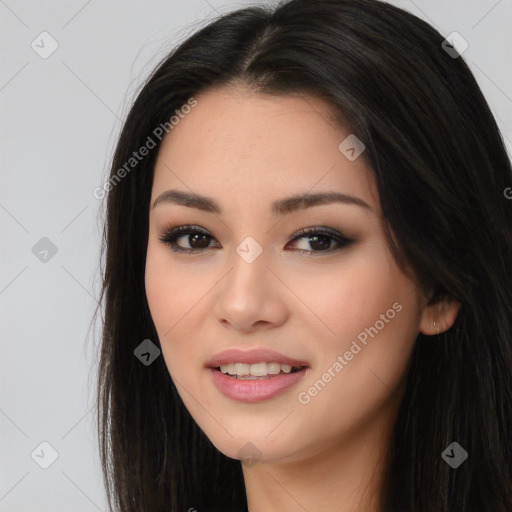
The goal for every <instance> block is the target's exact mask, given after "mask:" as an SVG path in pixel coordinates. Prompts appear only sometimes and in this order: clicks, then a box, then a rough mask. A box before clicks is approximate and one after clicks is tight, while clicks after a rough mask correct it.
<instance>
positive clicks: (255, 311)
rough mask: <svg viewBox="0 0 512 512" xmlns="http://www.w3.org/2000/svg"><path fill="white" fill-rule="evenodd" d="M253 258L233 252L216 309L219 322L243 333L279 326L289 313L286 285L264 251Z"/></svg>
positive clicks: (217, 298)
mask: <svg viewBox="0 0 512 512" xmlns="http://www.w3.org/2000/svg"><path fill="white" fill-rule="evenodd" d="M250 261H251V260H250V259H244V258H243V257H241V256H239V254H238V253H235V254H234V257H233V258H232V266H231V268H230V269H229V270H228V272H227V274H226V275H225V277H224V278H223V279H222V281H221V282H220V283H219V287H218V289H217V296H216V297H215V299H216V300H215V305H214V308H213V315H214V318H215V319H216V321H218V322H219V323H221V324H222V325H223V326H224V327H225V328H232V329H235V330H237V331H241V332H251V331H254V330H261V329H268V328H272V327H277V326H279V325H282V324H283V323H284V322H285V321H286V318H287V316H288V308H287V305H286V295H285V294H286V286H285V285H283V283H282V282H281V281H280V280H279V279H278V278H277V277H276V271H275V270H273V269H271V268H270V267H269V263H270V262H269V258H268V257H267V254H266V253H265V251H263V252H262V253H261V254H260V255H259V256H258V257H257V258H256V259H255V260H254V261H252V262H250Z"/></svg>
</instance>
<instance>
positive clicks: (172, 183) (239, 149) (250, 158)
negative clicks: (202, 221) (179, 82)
mask: <svg viewBox="0 0 512 512" xmlns="http://www.w3.org/2000/svg"><path fill="white" fill-rule="evenodd" d="M194 97H195V99H196V100H197V105H196V106H195V107H193V108H191V109H190V110H189V113H187V114H186V115H182V117H181V118H180V121H179V123H177V124H176V125H175V126H174V127H173V128H172V129H171V130H170V131H169V133H168V134H167V135H166V136H165V137H164V140H163V142H162V145H161V147H160V150H159V154H158V158H157V162H156V165H155V171H154V173H155V174H154V181H153V194H152V197H153V199H154V197H156V195H158V194H159V193H161V192H163V191H164V190H166V189H168V188H180V189H182V190H184V189H185V190H186V189H189V190H192V191H194V192H197V193H202V194H204V195H210V196H211V195H212V192H211V191H212V189H213V190H216V191H218V192H219V194H217V196H218V197H224V196H225V197H226V198H228V197H229V198H230V200H233V199H235V200H236V197H237V196H239V195H240V194H245V197H246V198H247V197H248V194H250V197H252V198H258V200H260V201H261V200H265V201H266V202H271V201H272V198H274V197H275V198H278V197H284V196H289V195H292V193H296V192H307V191H310V192H325V191H336V192H342V193H346V194H351V195H358V196H359V197H361V199H363V200H364V201H365V202H367V203H369V204H370V205H371V206H372V208H374V210H375V211H377V210H378V197H377V195H376V191H375V187H374V183H373V177H372V173H371V171H370V169H369V168H368V166H367V164H366V161H365V160H364V159H363V158H362V157H361V158H357V159H356V160H354V161H350V160H349V159H347V158H346V156H345V155H344V154H343V153H342V152H341V151H340V149H339V145H340V143H342V142H343V141H344V140H345V139H346V138H347V136H349V135H350V130H349V129H348V128H347V127H344V126H340V125H339V124H338V123H336V122H335V117H334V111H333V109H332V107H331V106H330V105H329V104H328V103H327V102H325V101H324V100H322V99H320V98H318V97H315V96H310V95H305V94H302V95H280V96H270V95H266V94H260V93H256V92H254V91H250V90H248V89H244V88H237V89H229V90H228V89H217V90H208V91H206V92H205V93H203V94H200V95H196V96H194Z"/></svg>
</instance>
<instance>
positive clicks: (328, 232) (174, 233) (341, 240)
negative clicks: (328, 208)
mask: <svg viewBox="0 0 512 512" xmlns="http://www.w3.org/2000/svg"><path fill="white" fill-rule="evenodd" d="M195 234H199V235H205V236H207V237H209V238H212V239H214V237H213V236H211V235H210V234H209V233H208V231H206V230H203V229H202V228H201V229H198V228H197V227H194V226H190V225H186V226H178V227H175V228H168V229H167V230H166V232H165V233H164V234H163V235H161V236H160V237H159V240H160V241H161V242H162V243H164V244H166V245H168V246H169V247H170V248H171V250H172V251H174V252H179V253H186V254H192V253H203V252H204V251H205V250H206V249H208V248H209V247H207V248H203V249H183V248H179V247H177V245H176V240H177V239H178V238H181V237H183V236H186V235H195ZM315 235H320V236H325V237H328V238H331V239H332V240H334V241H335V242H337V244H338V247H335V248H334V249H326V250H321V251H307V250H304V249H298V251H299V253H300V254H303V253H306V254H311V255H318V256H321V255H324V254H328V253H331V252H334V251H337V250H339V249H342V248H344V247H347V246H348V245H350V244H352V243H353V242H354V240H351V239H350V238H347V237H346V236H345V235H343V234H342V233H340V232H339V231H337V230H335V229H331V228H327V227H322V228H319V227H315V228H303V229H300V230H299V231H297V232H296V233H294V234H293V235H292V237H291V239H290V240H289V241H288V244H289V243H291V242H295V241H296V240H299V239H301V238H307V237H312V236H315Z"/></svg>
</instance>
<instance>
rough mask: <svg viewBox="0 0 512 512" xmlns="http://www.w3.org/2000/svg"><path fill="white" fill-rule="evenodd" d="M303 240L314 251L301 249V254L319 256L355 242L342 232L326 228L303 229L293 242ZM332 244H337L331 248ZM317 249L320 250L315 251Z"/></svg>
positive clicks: (293, 237) (296, 234)
mask: <svg viewBox="0 0 512 512" xmlns="http://www.w3.org/2000/svg"><path fill="white" fill-rule="evenodd" d="M301 239H305V240H306V244H309V245H310V247H311V248H313V250H309V249H299V252H300V253H301V254H302V253H304V252H305V253H310V254H315V253H316V254H317V255H321V254H325V253H330V252H334V251H336V250H338V249H342V248H343V247H346V246H348V245H350V244H352V243H353V242H354V240H351V239H350V238H348V237H346V236H345V235H344V234H343V233H341V232H340V231H337V230H336V229H332V228H328V227H324V226H322V227H314V228H304V229H301V230H300V231H298V232H297V233H295V234H294V235H293V236H292V240H291V241H292V242H295V241H296V240H301ZM331 242H335V244H334V247H332V246H331ZM315 248H316V249H318V250H315Z"/></svg>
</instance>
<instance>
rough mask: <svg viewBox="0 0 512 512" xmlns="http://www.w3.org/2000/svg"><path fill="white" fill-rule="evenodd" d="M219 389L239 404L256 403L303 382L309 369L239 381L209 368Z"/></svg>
mask: <svg viewBox="0 0 512 512" xmlns="http://www.w3.org/2000/svg"><path fill="white" fill-rule="evenodd" d="M208 371H209V372H210V376H211V379H212V381H213V383H214V384H215V386H216V387H217V389H218V390H219V391H220V392H221V393H222V394H223V395H224V396H226V397H227V398H230V399H231V400H235V401H237V402H246V403H255V402H263V401H264V400H268V399H270V398H273V397H275V396H277V395H279V394H280V393H282V392H284V391H285V390H287V389H289V388H291V387H292V386H293V385H294V384H296V383H297V382H298V381H299V380H301V379H302V378H303V377H304V376H305V375H306V373H307V372H308V368H302V370H299V371H297V372H293V373H280V374H278V375H270V376H268V377H267V378H264V379H237V378H233V377H228V376H227V375H226V374H224V373H222V372H221V371H220V370H217V369H216V368H208Z"/></svg>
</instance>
